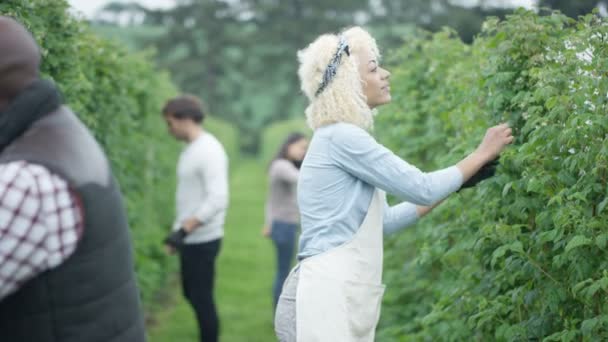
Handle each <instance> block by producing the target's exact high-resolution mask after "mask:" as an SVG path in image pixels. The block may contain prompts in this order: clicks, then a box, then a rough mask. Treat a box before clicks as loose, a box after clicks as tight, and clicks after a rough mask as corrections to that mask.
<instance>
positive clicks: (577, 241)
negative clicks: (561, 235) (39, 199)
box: [566, 235, 591, 252]
mask: <svg viewBox="0 0 608 342" xmlns="http://www.w3.org/2000/svg"><path fill="white" fill-rule="evenodd" d="M589 244H591V239H589V238H588V237H586V236H583V235H576V236H575V237H573V238H572V239H570V241H569V242H568V245H566V252H569V251H571V250H573V249H575V248H578V247H581V246H586V245H589Z"/></svg>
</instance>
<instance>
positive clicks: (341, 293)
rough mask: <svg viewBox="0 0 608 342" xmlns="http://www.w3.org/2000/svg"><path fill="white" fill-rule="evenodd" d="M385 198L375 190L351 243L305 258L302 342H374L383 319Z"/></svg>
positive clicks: (299, 301) (300, 294)
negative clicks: (383, 221) (383, 222)
mask: <svg viewBox="0 0 608 342" xmlns="http://www.w3.org/2000/svg"><path fill="white" fill-rule="evenodd" d="M384 201H385V193H384V192H383V191H380V190H377V189H376V190H375V191H374V195H373V197H372V201H371V204H370V206H369V209H368V211H367V215H366V216H365V219H364V220H363V223H362V224H361V227H359V230H358V231H357V233H356V234H355V236H354V237H353V239H352V240H351V241H350V242H347V243H345V244H343V245H341V246H339V247H336V248H333V249H331V250H329V251H327V252H324V253H321V254H318V255H315V256H312V257H309V258H306V259H304V260H302V261H301V262H300V265H299V281H298V287H297V294H296V334H297V341H298V342H372V341H374V334H375V330H376V324H377V323H378V319H379V317H380V304H381V301H382V295H383V294H384V285H382V249H383V245H382V238H383V232H382V218H383V211H384Z"/></svg>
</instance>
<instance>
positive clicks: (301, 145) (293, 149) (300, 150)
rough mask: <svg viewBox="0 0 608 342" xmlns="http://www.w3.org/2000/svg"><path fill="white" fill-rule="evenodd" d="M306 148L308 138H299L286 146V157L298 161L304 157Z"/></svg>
mask: <svg viewBox="0 0 608 342" xmlns="http://www.w3.org/2000/svg"><path fill="white" fill-rule="evenodd" d="M307 148H308V140H307V139H300V140H298V141H296V142H294V143H292V144H291V145H289V146H288V147H287V159H289V160H294V161H300V160H303V159H304V155H305V154H306V149H307Z"/></svg>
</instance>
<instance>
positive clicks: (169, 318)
mask: <svg viewBox="0 0 608 342" xmlns="http://www.w3.org/2000/svg"><path fill="white" fill-rule="evenodd" d="M230 187H231V191H230V194H231V200H230V208H229V209H228V217H227V219H226V227H225V228H226V236H225V238H224V240H223V245H222V250H221V252H220V256H219V260H218V266H217V278H216V300H217V305H218V309H219V313H220V323H221V337H220V341H221V342H243V341H245V342H258V341H259V342H268V341H275V340H276V338H275V337H274V333H273V328H272V296H271V284H272V277H273V275H274V272H275V265H274V250H273V246H272V243H271V242H270V241H269V240H267V239H265V238H263V237H262V236H261V234H260V232H261V226H262V222H263V215H264V199H265V194H266V175H265V167H264V165H263V164H262V163H260V162H258V161H255V160H243V161H240V162H239V164H238V166H236V167H235V168H234V170H232V173H231V184H230ZM171 296H172V297H173V298H172V300H170V301H169V304H168V305H167V307H166V308H165V310H164V311H162V312H160V313H158V314H156V316H155V322H156V323H155V324H154V326H153V327H151V328H150V329H149V331H148V333H149V341H150V342H190V341H192V342H196V341H198V340H197V338H198V331H197V327H196V323H195V320H194V314H193V312H192V311H191V309H190V306H189V305H188V304H187V303H186V302H185V300H184V299H183V297H182V296H181V292H180V287H179V283H175V284H173V285H172V288H171Z"/></svg>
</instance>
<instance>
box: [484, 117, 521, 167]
mask: <svg viewBox="0 0 608 342" xmlns="http://www.w3.org/2000/svg"><path fill="white" fill-rule="evenodd" d="M513 139H514V138H513V131H512V130H511V127H509V125H508V124H506V123H503V124H500V125H498V126H494V127H490V128H488V130H487V131H486V135H485V136H484V137H483V140H482V141H481V144H479V147H477V150H476V151H475V153H478V154H479V155H480V156H482V158H483V159H484V160H485V162H486V163H488V162H490V161H491V160H494V159H496V157H498V156H499V155H500V152H502V150H503V149H504V148H505V147H506V146H507V145H508V144H510V143H512V142H513Z"/></svg>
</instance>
